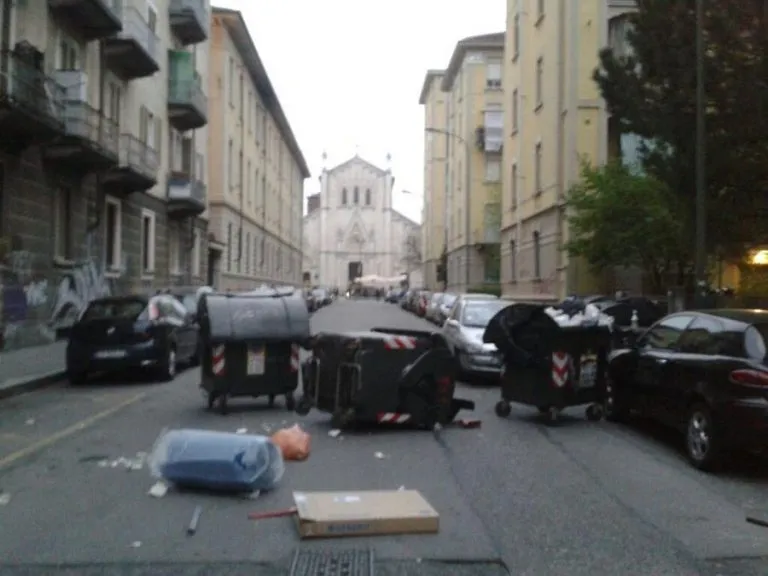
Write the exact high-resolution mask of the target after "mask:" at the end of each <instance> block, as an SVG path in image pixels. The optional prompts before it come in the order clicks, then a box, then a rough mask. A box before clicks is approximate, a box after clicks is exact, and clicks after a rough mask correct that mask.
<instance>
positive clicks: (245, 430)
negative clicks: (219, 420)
mask: <svg viewBox="0 0 768 576" xmlns="http://www.w3.org/2000/svg"><path fill="white" fill-rule="evenodd" d="M247 433H248V428H238V429H237V431H236V432H235V434H247Z"/></svg>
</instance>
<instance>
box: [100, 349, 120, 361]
mask: <svg viewBox="0 0 768 576" xmlns="http://www.w3.org/2000/svg"><path fill="white" fill-rule="evenodd" d="M93 357H94V358H98V359H99V360H109V359H112V358H124V357H125V350H101V351H100V352H96V354H94V355H93Z"/></svg>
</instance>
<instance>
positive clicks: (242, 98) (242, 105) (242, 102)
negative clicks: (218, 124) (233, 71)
mask: <svg viewBox="0 0 768 576" xmlns="http://www.w3.org/2000/svg"><path fill="white" fill-rule="evenodd" d="M239 87H240V89H239V93H240V109H239V110H238V115H239V116H240V122H242V121H243V113H244V112H245V84H243V73H242V72H241V73H240V81H239Z"/></svg>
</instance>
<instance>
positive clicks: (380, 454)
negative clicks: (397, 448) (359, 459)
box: [373, 452, 387, 460]
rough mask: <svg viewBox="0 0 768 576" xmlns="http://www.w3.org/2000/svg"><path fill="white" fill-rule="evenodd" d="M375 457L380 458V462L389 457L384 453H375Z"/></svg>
mask: <svg viewBox="0 0 768 576" xmlns="http://www.w3.org/2000/svg"><path fill="white" fill-rule="evenodd" d="M373 456H374V457H375V458H378V459H379V460H384V458H386V457H387V455H386V454H384V452H374V453H373Z"/></svg>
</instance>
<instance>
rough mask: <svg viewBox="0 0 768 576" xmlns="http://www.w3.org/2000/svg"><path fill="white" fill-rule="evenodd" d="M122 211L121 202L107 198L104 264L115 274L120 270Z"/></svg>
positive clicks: (105, 206)
mask: <svg viewBox="0 0 768 576" xmlns="http://www.w3.org/2000/svg"><path fill="white" fill-rule="evenodd" d="M121 237H122V209H121V206H120V201H119V200H116V199H115V198H110V197H107V198H106V200H105V201H104V264H105V265H106V268H107V270H111V271H113V272H115V271H117V270H119V269H120V264H121V262H120V253H121V249H122V247H121Z"/></svg>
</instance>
